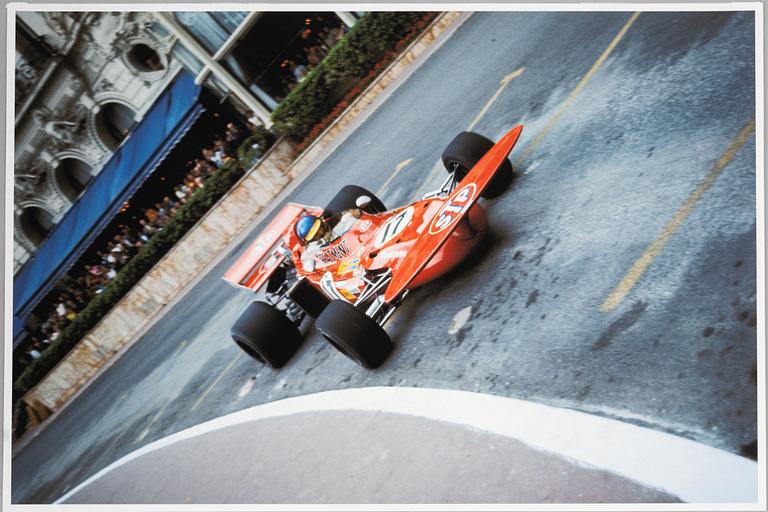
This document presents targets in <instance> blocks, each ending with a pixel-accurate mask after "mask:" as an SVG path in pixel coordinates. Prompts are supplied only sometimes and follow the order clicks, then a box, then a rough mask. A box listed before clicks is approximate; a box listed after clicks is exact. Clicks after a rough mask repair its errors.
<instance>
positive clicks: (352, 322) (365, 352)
mask: <svg viewBox="0 0 768 512" xmlns="http://www.w3.org/2000/svg"><path fill="white" fill-rule="evenodd" d="M315 328H316V329H317V330H318V331H320V333H321V334H322V335H323V336H325V339H327V340H328V341H329V342H330V343H331V345H333V346H334V347H336V348H337V349H338V350H339V352H341V353H342V354H344V355H345V356H347V357H349V358H350V359H352V360H353V361H355V362H357V364H359V365H360V366H363V367H364V368H377V367H379V366H380V365H381V364H382V363H383V362H384V360H385V359H386V358H387V356H388V355H389V354H390V353H391V352H392V348H393V346H392V341H391V340H390V339H389V335H388V334H387V331H385V330H384V329H383V328H382V327H381V326H380V325H379V324H377V323H376V322H375V321H374V320H373V319H372V318H370V317H368V316H366V315H365V313H363V312H362V311H360V310H359V309H357V308H356V307H355V306H353V305H352V304H350V303H349V302H346V301H343V300H334V301H331V303H330V304H328V306H327V307H326V308H325V310H323V313H322V314H321V315H320V316H319V317H318V318H317V321H316V322H315Z"/></svg>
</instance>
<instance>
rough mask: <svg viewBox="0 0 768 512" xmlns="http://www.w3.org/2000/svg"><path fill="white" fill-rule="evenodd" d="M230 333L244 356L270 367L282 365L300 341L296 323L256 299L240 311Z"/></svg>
mask: <svg viewBox="0 0 768 512" xmlns="http://www.w3.org/2000/svg"><path fill="white" fill-rule="evenodd" d="M230 333H231V335H232V339H233V340H234V341H235V343H237V345H238V346H239V347H240V348H241V349H243V350H244V351H245V352H246V353H247V354H248V355H250V356H251V357H253V358H254V359H256V360H258V361H261V362H262V363H266V364H267V365H269V366H271V367H272V368H280V367H282V366H284V365H285V363H287V362H288V360H289V359H290V358H291V357H293V354H295V353H296V351H297V350H298V349H299V346H301V343H302V341H303V337H302V335H301V332H300V331H299V328H298V326H297V325H296V324H295V323H293V322H292V321H291V320H290V319H288V317H287V316H286V315H285V313H284V312H282V311H280V310H279V309H277V308H276V307H275V306H273V305H271V304H267V303H266V302H260V301H256V302H254V303H252V304H251V305H250V306H248V308H247V309H246V310H245V311H243V314H242V315H240V318H238V319H237V321H236V322H235V324H234V325H233V326H232V329H231V330H230Z"/></svg>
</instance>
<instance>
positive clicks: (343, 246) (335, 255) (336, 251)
mask: <svg viewBox="0 0 768 512" xmlns="http://www.w3.org/2000/svg"><path fill="white" fill-rule="evenodd" d="M351 253H352V251H351V250H350V249H349V245H347V241H346V240H342V241H341V242H339V243H338V244H336V245H334V246H333V247H329V248H328V249H325V250H323V251H320V252H319V253H317V254H315V255H314V256H315V258H316V259H317V260H318V261H320V262H321V263H326V264H328V263H335V262H337V261H341V260H343V259H344V258H346V257H347V256H349V255H350V254H351Z"/></svg>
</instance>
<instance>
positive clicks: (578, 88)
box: [515, 12, 640, 166]
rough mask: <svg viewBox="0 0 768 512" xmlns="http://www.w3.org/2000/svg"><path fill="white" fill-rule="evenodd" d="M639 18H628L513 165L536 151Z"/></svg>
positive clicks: (635, 14) (634, 15) (634, 16)
mask: <svg viewBox="0 0 768 512" xmlns="http://www.w3.org/2000/svg"><path fill="white" fill-rule="evenodd" d="M638 16H640V13H639V12H635V13H633V14H632V16H630V18H629V20H628V21H627V22H626V23H625V24H624V26H623V27H622V28H621V30H620V31H619V33H618V34H616V37H614V38H613V41H611V44H609V45H608V48H606V49H605V51H603V53H602V54H601V55H600V57H598V58H597V60H596V61H595V63H594V64H592V67H591V68H589V71H587V74H586V75H584V77H583V78H582V79H581V80H580V81H579V83H578V84H577V85H576V88H575V89H574V90H573V91H571V94H569V95H568V97H567V98H566V99H565V101H563V103H562V104H561V105H560V108H559V109H558V110H557V112H555V115H553V116H552V117H551V118H550V120H549V121H548V122H547V124H546V125H545V126H544V129H542V130H541V131H540V132H539V133H538V135H536V138H535V139H533V140H532V141H531V143H530V144H528V146H527V147H526V148H525V151H523V153H522V155H521V156H520V157H519V158H518V159H517V161H516V162H515V165H518V166H519V165H520V164H522V163H523V162H524V161H525V160H526V159H527V158H528V156H530V154H531V153H532V152H533V150H534V149H536V146H538V145H539V143H541V141H542V140H543V139H544V137H545V136H546V135H547V133H549V130H551V129H552V127H553V126H554V124H555V123H556V122H557V120H558V119H559V118H560V116H561V115H563V113H564V112H565V111H566V110H567V109H568V107H570V106H571V103H573V100H575V99H576V96H578V95H579V93H580V92H581V91H582V89H584V86H586V85H587V82H589V81H590V80H591V79H592V76H594V74H595V73H597V70H598V69H600V67H601V66H602V65H603V63H604V62H605V61H606V59H607V58H608V56H609V55H610V54H611V52H613V50H614V48H616V45H618V44H619V41H621V39H622V38H623V37H624V34H626V33H627V30H629V27H631V26H632V24H633V23H634V22H635V20H636V19H637V17H638Z"/></svg>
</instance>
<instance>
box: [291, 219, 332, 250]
mask: <svg viewBox="0 0 768 512" xmlns="http://www.w3.org/2000/svg"><path fill="white" fill-rule="evenodd" d="M327 230H328V228H327V226H326V225H325V222H323V219H321V218H320V217H316V216H314V215H304V216H303V217H302V218H300V219H299V220H298V222H296V235H297V236H298V237H299V240H301V242H302V243H304V244H308V243H309V242H313V241H315V240H317V239H319V238H320V237H322V236H323V235H324V234H325V233H326V231H327Z"/></svg>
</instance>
